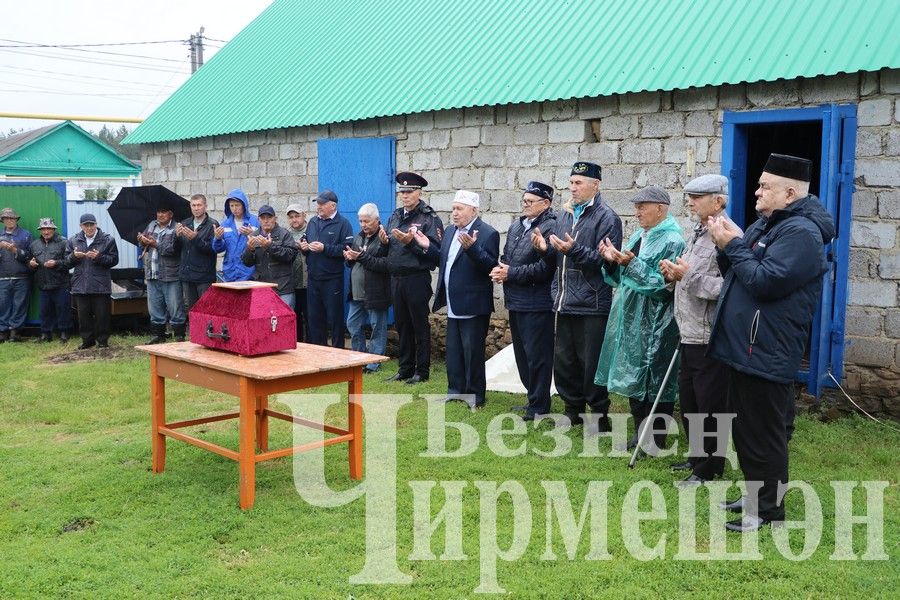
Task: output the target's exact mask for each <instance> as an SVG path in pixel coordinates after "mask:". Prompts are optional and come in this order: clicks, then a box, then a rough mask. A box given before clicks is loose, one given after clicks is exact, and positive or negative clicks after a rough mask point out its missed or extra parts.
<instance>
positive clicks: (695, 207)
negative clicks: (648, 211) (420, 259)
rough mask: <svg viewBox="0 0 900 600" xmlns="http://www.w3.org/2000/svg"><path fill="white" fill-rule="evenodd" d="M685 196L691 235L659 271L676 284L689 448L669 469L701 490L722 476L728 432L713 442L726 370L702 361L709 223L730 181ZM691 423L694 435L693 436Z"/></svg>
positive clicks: (710, 259) (689, 189)
mask: <svg viewBox="0 0 900 600" xmlns="http://www.w3.org/2000/svg"><path fill="white" fill-rule="evenodd" d="M684 193H685V196H686V204H687V208H688V210H689V211H690V213H691V222H692V223H694V227H693V231H692V233H691V235H690V237H689V238H688V243H687V248H685V251H684V254H682V255H681V256H680V257H678V258H676V259H675V260H674V261H672V260H669V259H663V260H662V261H661V262H660V264H659V267H660V269H661V270H662V273H663V276H664V277H665V278H666V281H668V282H674V283H675V321H676V322H677V323H678V330H679V332H680V333H681V345H680V346H679V348H680V355H679V361H680V363H681V364H680V368H679V371H678V402H679V404H680V406H681V421H682V424H683V425H684V430H685V433H686V434H687V439H688V445H689V447H690V451H689V453H688V459H687V460H686V461H683V462H680V463H678V464H676V465H674V466H673V467H672V468H673V469H674V470H688V471H690V474H689V475H688V477H687V478H686V479H685V480H684V481H683V482H681V483H679V485H699V484H701V483H703V482H704V481H709V480H711V479H715V478H716V477H719V476H721V475H722V472H723V471H724V469H725V450H726V446H727V443H728V438H727V433H728V429H727V427H726V428H725V430H724V436H723V437H720V438H718V439H717V438H716V432H717V431H718V428H717V427H716V420H715V416H716V415H723V414H725V413H726V412H727V410H726V409H727V406H726V399H727V389H728V375H727V369H726V367H725V365H724V364H723V363H721V362H719V361H717V360H716V359H714V358H710V357H708V356H706V347H707V344H708V343H709V333H710V331H711V330H712V319H713V316H714V315H715V312H716V301H718V299H719V291H720V290H721V289H722V274H721V273H720V272H719V265H718V263H717V262H716V244H715V242H714V241H713V240H712V238H711V237H710V235H709V230H708V227H709V219H710V218H712V217H718V216H720V215H721V214H722V213H723V211H724V210H725V205H726V204H728V178H726V177H725V176H723V175H701V176H700V177H697V178H696V179H693V180H691V181H690V182H688V184H687V185H686V186H684ZM692 421H693V423H695V424H697V425H698V427H697V428H696V429H697V431H693V430H692V428H691V422H692ZM701 436H702V437H701Z"/></svg>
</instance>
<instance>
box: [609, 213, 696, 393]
mask: <svg viewBox="0 0 900 600" xmlns="http://www.w3.org/2000/svg"><path fill="white" fill-rule="evenodd" d="M643 233H644V230H643V229H638V230H637V231H635V232H634V233H633V234H632V235H631V237H630V238H628V241H627V242H626V243H625V248H627V249H628V250H631V249H632V248H634V246H635V244H637V242H638V240H640V239H641V235H642V234H643ZM683 250H684V238H683V237H682V233H681V227H680V226H679V225H678V222H677V221H675V219H674V218H673V217H672V216H671V215H669V216H667V217H666V218H665V219H663V221H662V222H661V223H660V224H658V225H657V226H656V227H654V228H652V229H651V230H650V231H648V232H646V234H645V237H644V241H643V242H641V247H640V250H639V252H638V256H636V257H634V258H633V259H632V260H631V262H630V263H628V266H627V267H621V266H617V267H616V268H607V266H606V265H604V267H603V278H604V279H605V280H606V282H607V283H609V285H611V286H612V287H614V288H618V289H617V290H616V293H615V297H614V298H613V302H612V309H611V310H610V313H609V321H608V324H607V327H606V335H605V336H604V338H603V349H602V350H601V351H600V359H599V361H598V363H597V374H596V376H595V377H594V383H596V384H597V385H602V386H605V387H607V388H608V389H609V391H610V392H613V393H616V394H620V395H622V396H626V397H628V398H633V399H635V400H645V401H649V402H653V400H654V398H656V394H657V392H659V388H660V385H662V380H663V377H665V375H666V369H668V367H669V361H671V360H672V354H673V353H674V352H675V350H676V349H677V348H678V339H679V338H678V325H677V324H676V323H675V315H674V302H673V298H674V293H673V288H672V286H671V285H668V284H667V283H666V280H665V279H664V278H663V276H662V273H661V272H660V270H659V261H661V260H663V259H664V258H665V259H669V260H671V261H674V260H675V258H676V257H678V256H681V253H682V251H683ZM623 251H624V249H623ZM676 371H677V365H676V366H675V368H674V369H673V373H675V372H676ZM677 379H678V378H677V377H675V376H674V375H670V376H669V381H668V382H667V384H666V389H665V391H664V392H663V395H662V397H661V398H660V400H659V401H660V402H675V394H676V391H677V389H678V386H677V383H676V382H677Z"/></svg>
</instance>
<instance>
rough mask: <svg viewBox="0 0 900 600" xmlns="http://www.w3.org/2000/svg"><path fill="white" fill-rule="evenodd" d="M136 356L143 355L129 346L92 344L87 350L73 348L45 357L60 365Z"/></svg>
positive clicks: (50, 361) (49, 361)
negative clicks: (103, 346) (105, 346)
mask: <svg viewBox="0 0 900 600" xmlns="http://www.w3.org/2000/svg"><path fill="white" fill-rule="evenodd" d="M138 356H144V353H143V352H140V351H138V350H135V349H134V348H133V347H131V346H110V347H109V348H97V347H96V346H94V347H93V348H88V349H87V350H73V351H72V352H62V353H60V354H53V355H51V356H48V357H47V358H46V362H48V363H50V364H51V365H62V364H67V363H73V362H83V361H89V360H119V359H123V358H136V357H138Z"/></svg>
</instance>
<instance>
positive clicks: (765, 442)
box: [709, 154, 835, 532]
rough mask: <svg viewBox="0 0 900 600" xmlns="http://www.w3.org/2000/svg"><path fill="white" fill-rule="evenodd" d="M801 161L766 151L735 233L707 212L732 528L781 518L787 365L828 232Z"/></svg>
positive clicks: (797, 350) (793, 367)
mask: <svg viewBox="0 0 900 600" xmlns="http://www.w3.org/2000/svg"><path fill="white" fill-rule="evenodd" d="M811 171H812V163H811V162H810V161H809V160H807V159H805V158H799V157H796V156H788V155H784V154H772V155H771V156H770V157H769V160H768V162H767V163H766V166H765V167H764V168H763V172H762V175H760V177H759V187H758V188H757V190H756V212H757V214H758V215H759V220H757V221H756V222H755V223H753V224H752V225H751V226H750V227H748V228H747V231H746V232H744V233H742V232H741V231H740V230H739V229H738V228H737V226H736V225H734V223H732V222H730V221H729V220H728V219H727V218H725V217H714V218H710V219H709V233H710V235H711V236H712V239H713V240H714V241H715V242H716V246H718V247H719V268H720V269H721V270H722V273H723V274H724V276H725V280H724V282H723V284H722V292H721V295H720V296H719V304H718V307H717V311H716V317H715V321H714V323H713V329H712V335H711V336H710V341H709V355H710V356H711V357H713V358H715V359H718V360H720V361H722V362H724V363H725V364H726V365H728V403H729V407H730V410H732V411H733V412H734V413H735V414H736V416H735V420H734V426H733V430H732V431H733V435H734V445H735V450H737V455H738V461H739V462H740V466H741V470H742V471H743V472H744V479H745V481H747V482H748V483H747V484H748V494H747V496H746V497H742V498H740V499H738V500H736V501H734V502H731V503H729V504H727V505H726V508H727V509H728V510H731V511H734V512H743V518H742V519H738V520H736V521H730V522H728V523H727V524H726V527H727V528H728V529H729V530H732V531H740V532H746V531H755V530H757V529H759V528H760V527H762V526H764V525H766V524H767V523H770V522H773V521H775V522H779V521H783V520H784V503H783V495H784V488H783V486H784V485H786V484H787V482H788V445H787V442H788V432H787V421H788V419H787V416H788V415H789V414H790V413H791V411H792V410H793V403H794V390H793V382H794V375H795V373H796V372H797V369H798V368H799V367H800V361H801V360H802V358H803V353H804V350H805V347H806V342H807V339H808V337H809V328H810V324H811V322H812V319H813V315H814V313H815V310H816V305H817V304H818V302H819V297H820V295H821V293H822V277H823V275H824V274H825V272H827V271H828V262H827V260H826V258H825V248H824V246H825V244H828V243H829V242H830V241H831V239H832V238H833V237H834V233H835V230H834V221H833V220H832V218H831V216H830V215H829V214H828V213H827V212H826V211H825V209H824V208H823V206H822V204H821V202H819V199H818V198H816V197H815V196H813V195H811V194H810V193H809V182H810V178H811ZM760 483H761V486H760Z"/></svg>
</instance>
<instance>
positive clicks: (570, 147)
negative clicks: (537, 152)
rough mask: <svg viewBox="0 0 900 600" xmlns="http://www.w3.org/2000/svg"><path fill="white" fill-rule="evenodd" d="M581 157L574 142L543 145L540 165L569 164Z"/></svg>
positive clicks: (555, 165) (556, 165)
mask: <svg viewBox="0 0 900 600" xmlns="http://www.w3.org/2000/svg"><path fill="white" fill-rule="evenodd" d="M580 158H581V153H580V152H579V151H578V146H576V145H574V144H561V145H553V146H544V147H543V148H541V160H540V163H541V165H544V166H554V167H558V166H563V165H566V166H569V167H571V165H572V164H573V163H575V162H576V161H578V160H579V159H580ZM585 160H586V159H585Z"/></svg>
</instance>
